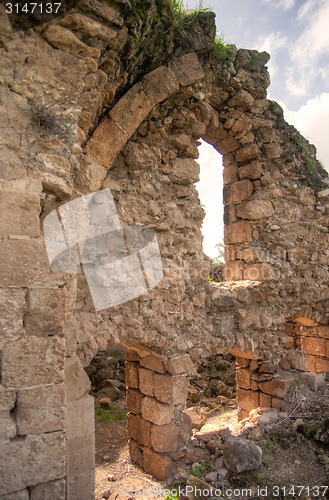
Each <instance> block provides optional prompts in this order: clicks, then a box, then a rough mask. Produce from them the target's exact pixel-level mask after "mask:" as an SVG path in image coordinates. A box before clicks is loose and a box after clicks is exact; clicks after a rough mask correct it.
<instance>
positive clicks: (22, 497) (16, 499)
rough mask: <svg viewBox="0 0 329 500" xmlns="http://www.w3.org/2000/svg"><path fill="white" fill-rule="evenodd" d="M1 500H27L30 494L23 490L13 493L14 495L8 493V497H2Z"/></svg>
mask: <svg viewBox="0 0 329 500" xmlns="http://www.w3.org/2000/svg"><path fill="white" fill-rule="evenodd" d="M0 498H1V500H29V499H30V494H29V490H27V489H24V490H20V491H15V493H9V495H4V496H1V497H0Z"/></svg>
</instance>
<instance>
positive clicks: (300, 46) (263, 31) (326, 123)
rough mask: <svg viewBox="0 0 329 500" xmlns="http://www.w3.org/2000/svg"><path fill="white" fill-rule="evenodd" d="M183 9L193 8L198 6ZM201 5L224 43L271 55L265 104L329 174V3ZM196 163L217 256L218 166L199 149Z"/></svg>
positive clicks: (235, 0) (206, 228)
mask: <svg viewBox="0 0 329 500" xmlns="http://www.w3.org/2000/svg"><path fill="white" fill-rule="evenodd" d="M184 3H185V4H188V6H189V7H191V8H193V7H196V6H198V5H199V3H200V2H199V1H198V0H189V1H188V2H187V1H185V0H184ZM204 5H205V6H209V7H211V8H212V10H213V11H214V12H215V13H216V26H217V31H218V32H219V33H220V34H222V35H223V36H224V39H225V41H226V42H228V43H234V44H235V45H236V46H237V47H238V48H248V49H257V50H259V51H262V50H266V51H267V52H269V53H270V54H271V59H270V61H269V63H268V68H269V72H270V76H271V85H270V87H269V88H268V98H269V99H273V100H275V101H277V102H279V104H280V105H281V106H282V107H283V109H284V112H285V119H286V120H287V121H288V122H289V123H291V124H293V125H294V126H295V127H296V128H297V129H298V130H299V131H300V132H301V133H302V134H303V135H304V136H305V137H307V138H308V139H309V141H310V142H311V143H313V144H315V146H316V147H317V150H318V158H319V160H321V161H322V162H323V164H324V166H325V168H327V170H328V171H329V0H230V1H227V0H205V1H204ZM199 163H200V165H201V171H202V172H201V175H202V177H201V183H200V184H199V185H197V187H198V189H199V192H200V198H201V202H202V204H204V205H206V212H207V217H206V219H205V221H204V223H203V233H204V236H205V240H204V249H205V251H206V253H207V254H208V255H210V256H215V255H216V251H215V250H214V245H215V243H217V242H218V241H220V240H221V239H222V226H223V223H222V201H221V200H220V196H218V195H217V194H218V193H220V191H221V189H222V187H221V185H220V183H221V172H222V168H221V161H220V158H219V159H218V157H216V156H215V154H214V153H213V152H212V148H211V147H210V146H208V145H206V144H205V145H202V146H200V158H199ZM217 170H219V173H218V172H217ZM216 176H217V179H218V183H219V184H218V188H217V180H216V179H215V178H216ZM214 179H215V184H216V186H215V187H214ZM216 193H217V194H216ZM207 219H208V221H207ZM215 227H216V230H215V229H214V228H215Z"/></svg>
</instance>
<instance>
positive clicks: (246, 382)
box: [236, 368, 251, 389]
mask: <svg viewBox="0 0 329 500" xmlns="http://www.w3.org/2000/svg"><path fill="white" fill-rule="evenodd" d="M236 383H237V387H238V388H239V389H240V388H241V389H250V384H251V374H250V371H249V370H247V369H244V368H237V370H236Z"/></svg>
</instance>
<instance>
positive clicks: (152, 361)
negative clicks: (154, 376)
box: [140, 354, 166, 373]
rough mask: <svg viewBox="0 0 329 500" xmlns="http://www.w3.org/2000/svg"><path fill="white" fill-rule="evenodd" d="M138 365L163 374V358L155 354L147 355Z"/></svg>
mask: <svg viewBox="0 0 329 500" xmlns="http://www.w3.org/2000/svg"><path fill="white" fill-rule="evenodd" d="M140 365H141V366H142V367H144V368H148V369H149V370H152V371H154V372H157V373H165V371H166V370H165V368H164V365H163V357H162V356H158V355H157V354H149V355H148V356H145V357H143V358H142V359H141V363H140Z"/></svg>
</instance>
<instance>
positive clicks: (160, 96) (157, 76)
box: [142, 66, 179, 105]
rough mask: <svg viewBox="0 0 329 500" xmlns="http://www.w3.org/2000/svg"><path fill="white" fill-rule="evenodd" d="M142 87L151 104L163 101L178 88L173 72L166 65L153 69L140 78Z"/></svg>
mask: <svg viewBox="0 0 329 500" xmlns="http://www.w3.org/2000/svg"><path fill="white" fill-rule="evenodd" d="M142 84H143V88H144V90H145V92H146V94H147V95H148V96H149V97H150V99H151V101H152V103H153V105H156V104H159V102H162V101H164V100H165V99H167V98H168V97H169V96H171V95H172V94H173V93H174V92H177V91H178V90H179V83H178V80H177V78H176V76H175V73H174V72H173V71H172V70H171V69H170V68H167V67H166V66H160V68H157V69H154V70H153V71H151V72H150V73H148V74H147V75H146V76H144V77H143V79H142Z"/></svg>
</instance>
